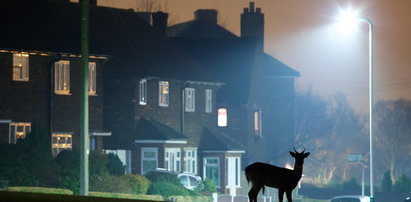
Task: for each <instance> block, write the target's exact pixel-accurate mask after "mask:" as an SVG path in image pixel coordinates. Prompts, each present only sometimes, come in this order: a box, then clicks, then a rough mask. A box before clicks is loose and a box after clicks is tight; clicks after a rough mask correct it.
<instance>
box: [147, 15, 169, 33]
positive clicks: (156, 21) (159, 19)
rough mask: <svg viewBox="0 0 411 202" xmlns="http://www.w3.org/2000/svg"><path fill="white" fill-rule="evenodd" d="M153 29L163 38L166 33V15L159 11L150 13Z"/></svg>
mask: <svg viewBox="0 0 411 202" xmlns="http://www.w3.org/2000/svg"><path fill="white" fill-rule="evenodd" d="M151 15H152V19H153V28H154V29H155V30H157V31H158V32H159V33H160V34H161V35H163V36H165V35H166V32H167V20H168V13H164V12H161V11H158V12H155V13H152V14H151Z"/></svg>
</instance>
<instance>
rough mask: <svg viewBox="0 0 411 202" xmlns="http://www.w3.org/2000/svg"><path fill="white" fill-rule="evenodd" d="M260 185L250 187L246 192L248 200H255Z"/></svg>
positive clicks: (253, 201) (255, 201)
mask: <svg viewBox="0 0 411 202" xmlns="http://www.w3.org/2000/svg"><path fill="white" fill-rule="evenodd" d="M260 189H261V186H254V185H253V187H251V189H250V191H249V192H248V198H249V199H250V202H257V196H258V192H260Z"/></svg>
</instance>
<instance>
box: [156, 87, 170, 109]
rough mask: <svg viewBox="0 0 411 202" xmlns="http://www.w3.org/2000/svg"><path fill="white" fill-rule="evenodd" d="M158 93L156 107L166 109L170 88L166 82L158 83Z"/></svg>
mask: <svg viewBox="0 0 411 202" xmlns="http://www.w3.org/2000/svg"><path fill="white" fill-rule="evenodd" d="M158 93H159V95H158V105H159V106H160V107H168V105H169V94H170V86H169V82H168V81H159V82H158Z"/></svg>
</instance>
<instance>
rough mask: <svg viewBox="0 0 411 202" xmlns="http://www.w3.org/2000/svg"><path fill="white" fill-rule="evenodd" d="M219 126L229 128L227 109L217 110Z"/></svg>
mask: <svg viewBox="0 0 411 202" xmlns="http://www.w3.org/2000/svg"><path fill="white" fill-rule="evenodd" d="M217 112H218V115H217V125H218V127H227V122H228V109H227V108H224V107H222V108H218V110H217Z"/></svg>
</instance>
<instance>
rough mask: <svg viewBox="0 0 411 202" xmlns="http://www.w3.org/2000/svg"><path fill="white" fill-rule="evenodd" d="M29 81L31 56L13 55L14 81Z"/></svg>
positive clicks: (24, 54)
mask: <svg viewBox="0 0 411 202" xmlns="http://www.w3.org/2000/svg"><path fill="white" fill-rule="evenodd" d="M28 80H29V54H26V53H14V54H13V81H28Z"/></svg>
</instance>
